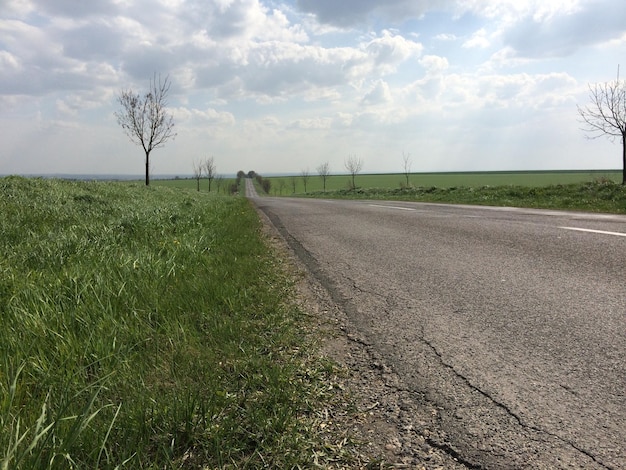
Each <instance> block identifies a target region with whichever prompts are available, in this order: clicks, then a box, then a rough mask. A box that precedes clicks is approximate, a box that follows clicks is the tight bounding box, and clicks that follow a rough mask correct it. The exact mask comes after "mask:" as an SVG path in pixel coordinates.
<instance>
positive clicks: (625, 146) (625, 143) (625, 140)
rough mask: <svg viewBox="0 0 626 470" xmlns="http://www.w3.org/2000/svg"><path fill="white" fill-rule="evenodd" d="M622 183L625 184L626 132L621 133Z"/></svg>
mask: <svg viewBox="0 0 626 470" xmlns="http://www.w3.org/2000/svg"><path fill="white" fill-rule="evenodd" d="M622 184H626V133H623V134H622Z"/></svg>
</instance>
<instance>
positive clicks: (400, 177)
mask: <svg viewBox="0 0 626 470" xmlns="http://www.w3.org/2000/svg"><path fill="white" fill-rule="evenodd" d="M621 177H622V174H621V171H618V170H606V171H605V170H584V171H582V170H581V171H516V172H460V173H412V174H410V175H409V186H413V187H438V188H451V187H461V186H463V187H480V186H508V185H513V186H527V187H540V186H549V185H555V184H571V183H582V182H589V181H595V180H611V181H615V182H621ZM270 180H271V181H272V190H271V193H272V195H283V196H286V195H290V194H294V191H293V182H294V180H295V185H296V190H295V194H303V193H304V182H303V181H302V177H301V176H300V175H296V176H281V177H270ZM281 181H282V183H281ZM350 183H351V176H350V175H332V176H331V177H330V178H328V179H327V180H326V189H327V190H329V191H333V190H341V189H347V188H348V187H349V186H350ZM355 184H356V187H357V188H400V187H404V186H406V177H405V175H404V174H401V173H400V174H362V175H357V176H356V178H355ZM281 185H282V190H281ZM322 189H323V186H322V179H321V178H320V177H319V175H317V174H314V173H312V174H311V175H310V176H309V178H308V181H307V192H315V191H322Z"/></svg>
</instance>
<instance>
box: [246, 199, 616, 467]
mask: <svg viewBox="0 0 626 470" xmlns="http://www.w3.org/2000/svg"><path fill="white" fill-rule="evenodd" d="M253 201H254V202H255V204H256V205H257V206H258V207H259V209H260V210H262V211H263V212H264V213H265V214H266V215H267V216H268V218H269V219H270V220H271V221H272V223H273V224H274V225H275V227H276V228H277V229H278V230H279V231H280V232H281V233H282V235H283V236H284V237H285V239H286V240H287V241H288V243H289V244H290V246H291V248H292V249H293V250H294V251H295V252H296V254H297V255H298V256H299V257H300V259H301V260H302V261H303V263H304V264H305V265H306V266H307V268H308V269H309V271H310V272H311V273H312V274H313V276H315V277H316V278H317V279H318V280H319V281H320V284H321V285H323V286H324V288H326V289H327V290H328V291H329V292H330V294H331V296H332V297H333V299H334V300H335V302H336V303H337V304H338V305H340V307H341V308H342V309H343V310H344V311H345V313H346V317H347V321H348V323H349V328H350V330H351V331H353V332H355V334H358V335H359V337H362V338H363V340H364V341H365V342H366V343H367V344H368V347H369V348H371V349H372V350H373V351H375V354H376V355H377V356H378V357H380V358H381V361H382V362H384V363H385V364H388V365H389V366H390V367H391V368H392V369H393V372H394V373H395V374H397V375H398V377H400V378H401V380H402V383H403V387H404V388H406V389H408V390H409V391H411V392H412V396H413V397H414V401H415V403H413V405H415V406H422V407H425V406H428V407H430V409H435V410H437V412H436V413H431V414H429V416H430V418H429V421H430V422H428V423H426V424H424V426H427V427H428V428H429V429H434V430H435V435H437V436H445V438H442V439H441V440H439V441H438V440H436V439H433V438H431V439H430V441H431V442H430V444H431V445H435V446H437V447H439V448H440V449H443V450H445V451H446V452H448V453H449V454H450V455H451V456H453V457H454V458H455V459H457V460H458V461H459V462H461V463H463V464H464V465H466V466H467V467H470V468H481V469H483V468H484V469H500V468H502V469H505V468H507V469H510V468H590V469H595V468H598V469H603V468H609V469H618V468H626V449H625V447H624V443H625V442H626V395H625V394H626V286H625V285H624V274H625V272H626V237H624V236H622V235H623V234H625V233H626V217H622V216H608V215H593V214H582V213H565V212H555V211H538V210H522V209H503V208H482V207H472V206H448V205H438V204H419V203H400V202H380V201H378V202H367V201H327V200H309V199H291V198H253ZM598 231H599V232H598ZM620 234H622V235H620ZM415 397H417V398H415ZM420 401H422V403H419V402H420ZM420 419H423V418H420Z"/></svg>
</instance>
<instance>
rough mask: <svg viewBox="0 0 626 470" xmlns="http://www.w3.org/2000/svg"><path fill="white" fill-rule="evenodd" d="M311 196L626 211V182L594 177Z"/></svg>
mask: <svg viewBox="0 0 626 470" xmlns="http://www.w3.org/2000/svg"><path fill="white" fill-rule="evenodd" d="M307 196H309V197H320V198H342V199H384V200H396V201H420V202H441V203H449V204H478V205H491V206H510V207H529V208H542V209H568V210H582V211H589V212H610V213H618V214H620V213H626V186H624V185H621V184H617V183H614V182H612V181H595V182H587V183H578V184H566V185H564V184H558V185H550V186H539V187H528V186H493V187H491V186H483V187H467V186H461V187H446V188H439V187H436V186H430V187H417V188H397V189H389V188H357V189H353V190H349V189H342V190H337V191H327V192H321V191H316V192H313V193H309V194H307Z"/></svg>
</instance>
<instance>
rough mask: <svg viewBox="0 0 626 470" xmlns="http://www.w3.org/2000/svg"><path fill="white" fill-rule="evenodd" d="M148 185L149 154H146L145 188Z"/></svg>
mask: <svg viewBox="0 0 626 470" xmlns="http://www.w3.org/2000/svg"><path fill="white" fill-rule="evenodd" d="M149 185H150V152H146V186H149Z"/></svg>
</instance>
